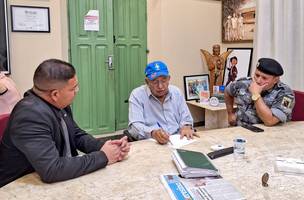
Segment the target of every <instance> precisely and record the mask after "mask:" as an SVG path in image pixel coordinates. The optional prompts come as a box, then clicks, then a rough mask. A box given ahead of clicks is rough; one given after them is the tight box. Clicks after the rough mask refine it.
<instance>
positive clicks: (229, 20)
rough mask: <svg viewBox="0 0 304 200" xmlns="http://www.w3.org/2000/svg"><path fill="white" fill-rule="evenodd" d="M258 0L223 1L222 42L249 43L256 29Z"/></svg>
mask: <svg viewBox="0 0 304 200" xmlns="http://www.w3.org/2000/svg"><path fill="white" fill-rule="evenodd" d="M255 10H256V0H244V1H231V0H222V42H226V43H232V42H249V41H252V40H253V36H254V33H253V32H254V29H255Z"/></svg>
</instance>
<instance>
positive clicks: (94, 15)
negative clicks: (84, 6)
mask: <svg viewBox="0 0 304 200" xmlns="http://www.w3.org/2000/svg"><path fill="white" fill-rule="evenodd" d="M84 30H85V31H99V10H89V12H88V13H87V14H86V15H85V16H84Z"/></svg>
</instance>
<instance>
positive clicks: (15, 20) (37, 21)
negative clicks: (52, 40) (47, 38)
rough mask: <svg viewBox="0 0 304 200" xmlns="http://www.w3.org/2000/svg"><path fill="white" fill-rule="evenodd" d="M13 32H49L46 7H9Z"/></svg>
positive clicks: (48, 13) (48, 15) (48, 18)
mask: <svg viewBox="0 0 304 200" xmlns="http://www.w3.org/2000/svg"><path fill="white" fill-rule="evenodd" d="M11 18H12V31H13V32H46V33H49V32H50V11H49V8H48V7H34V6H17V5H11Z"/></svg>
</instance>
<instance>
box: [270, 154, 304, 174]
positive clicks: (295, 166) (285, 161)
mask: <svg viewBox="0 0 304 200" xmlns="http://www.w3.org/2000/svg"><path fill="white" fill-rule="evenodd" d="M275 167H276V169H277V171H279V172H286V173H294V174H304V160H301V159H295V158H282V157H277V158H276V161H275Z"/></svg>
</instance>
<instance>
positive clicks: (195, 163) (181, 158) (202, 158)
mask: <svg viewBox="0 0 304 200" xmlns="http://www.w3.org/2000/svg"><path fill="white" fill-rule="evenodd" d="M172 159H173V161H174V163H175V165H176V167H177V170H178V172H179V173H180V175H181V176H182V177H185V178H196V177H207V176H219V171H218V169H216V168H215V167H214V165H213V164H212V163H211V161H210V160H209V158H208V157H207V156H206V155H204V154H203V153H201V152H196V151H188V150H184V149H176V150H174V151H173V154H172Z"/></svg>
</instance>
